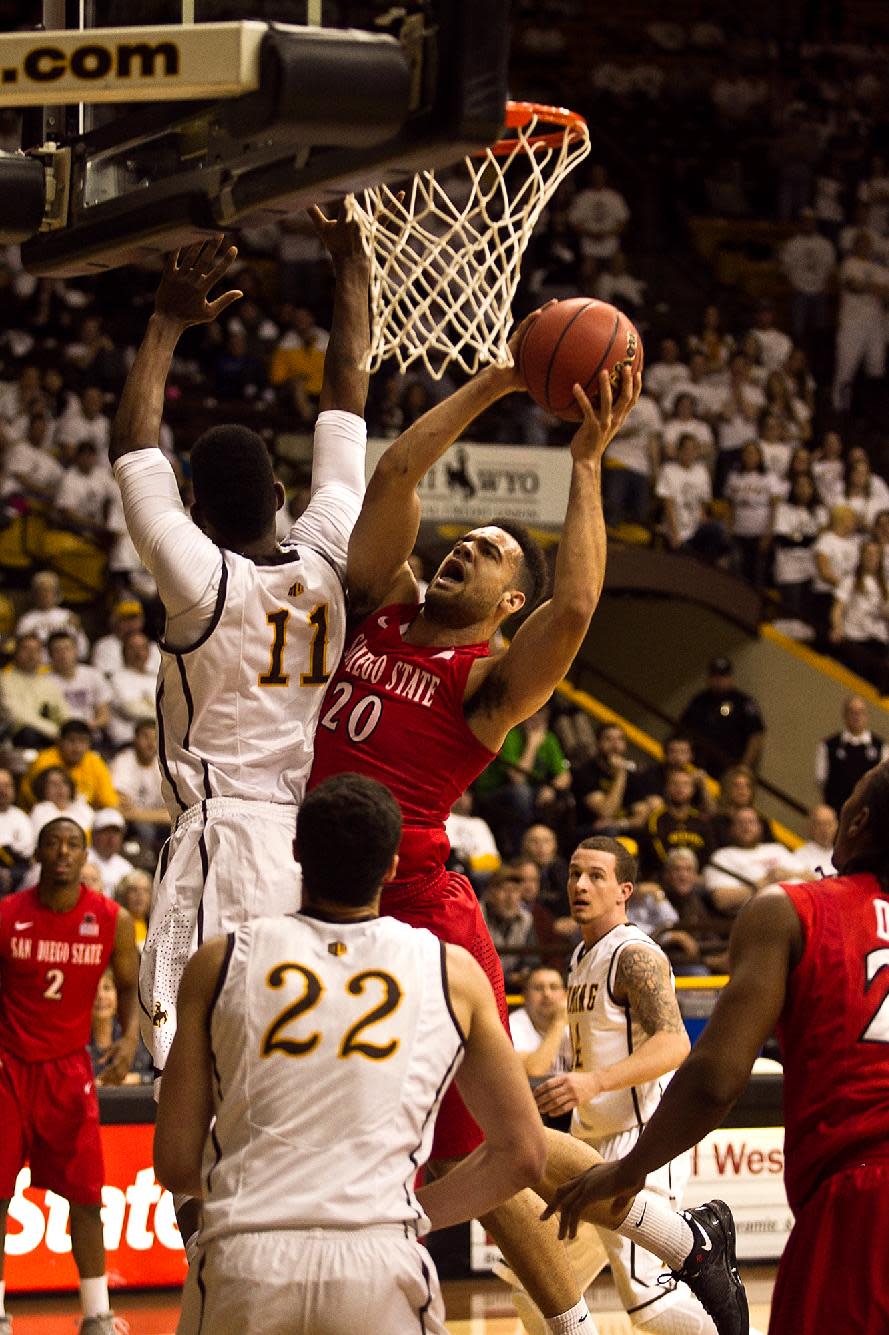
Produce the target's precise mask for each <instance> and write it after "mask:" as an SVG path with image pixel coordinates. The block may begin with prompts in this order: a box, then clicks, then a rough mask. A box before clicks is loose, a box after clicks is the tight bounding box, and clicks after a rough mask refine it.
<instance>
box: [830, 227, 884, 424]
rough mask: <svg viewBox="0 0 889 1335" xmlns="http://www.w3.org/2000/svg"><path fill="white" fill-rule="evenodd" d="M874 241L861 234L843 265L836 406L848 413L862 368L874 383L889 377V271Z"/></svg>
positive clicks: (834, 394) (837, 346)
mask: <svg viewBox="0 0 889 1335" xmlns="http://www.w3.org/2000/svg"><path fill="white" fill-rule="evenodd" d="M873 249H874V248H873V242H872V240H871V238H870V237H869V236H868V234H867V233H866V232H863V231H862V232H859V233H858V235H857V236H856V238H855V242H854V245H853V247H852V253H851V254H850V255H848V256H847V257H846V259H844V260H843V262H842V264H841V265H840V275H839V283H840V309H839V318H838V320H837V341H836V365H835V369H834V377H833V390H832V395H833V406H834V409H835V410H836V411H837V412H848V411H849V409H850V407H851V406H852V385H853V382H854V380H855V377H856V375H857V374H858V370H859V368H860V367H862V366H863V367H864V373H865V375H866V376H867V377H869V378H870V379H871V380H880V379H882V378H883V376H884V375H885V374H886V328H885V325H886V313H885V308H886V302H887V301H889V269H887V268H886V266H885V265H883V264H878V263H877V262H876V260H875V259H874V258H873Z"/></svg>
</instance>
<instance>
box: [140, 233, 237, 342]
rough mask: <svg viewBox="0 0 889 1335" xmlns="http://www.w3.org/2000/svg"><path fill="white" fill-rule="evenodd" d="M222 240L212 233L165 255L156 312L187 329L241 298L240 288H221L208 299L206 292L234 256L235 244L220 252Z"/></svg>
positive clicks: (224, 271) (215, 314) (213, 317)
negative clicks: (229, 289)
mask: <svg viewBox="0 0 889 1335" xmlns="http://www.w3.org/2000/svg"><path fill="white" fill-rule="evenodd" d="M223 240H224V238H223V237H222V236H214V237H211V238H210V240H209V241H197V242H195V244H194V245H192V246H184V247H183V248H182V249H181V250H176V251H173V252H172V253H171V254H170V255H168V256H167V259H166V263H165V264H164V272H163V277H162V278H161V281H160V286H159V287H158V289H157V296H156V297H155V299H154V308H155V310H156V311H157V313H158V314H159V315H163V316H166V317H167V318H168V319H170V320H174V321H175V322H176V323H177V324H179V325H180V326H181V327H182V328H183V329H187V328H188V326H189V325H194V324H209V323H210V322H211V321H212V320H215V319H216V317H217V316H218V315H221V314H222V312H223V311H224V310H226V309H227V308H228V307H229V306H230V305H231V304H232V302H233V301H238V300H240V298H241V297H242V296H243V295H244V294H243V292H241V291H240V289H239V288H233V289H232V290H231V291H229V292H223V293H222V295H221V296H219V297H216V298H215V300H213V301H208V300H207V293H208V292H209V291H210V289H211V288H212V287H215V285H216V284H217V283H218V282H219V280H220V279H221V278H223V277H224V276H225V274H226V273H227V272H228V270H229V269H230V268H231V266H232V265H233V264H234V262H235V259H236V258H237V254H238V250H237V247H236V246H228V247H226V249H225V250H223V251H222V253H221V254H220V249H221V247H222V244H223Z"/></svg>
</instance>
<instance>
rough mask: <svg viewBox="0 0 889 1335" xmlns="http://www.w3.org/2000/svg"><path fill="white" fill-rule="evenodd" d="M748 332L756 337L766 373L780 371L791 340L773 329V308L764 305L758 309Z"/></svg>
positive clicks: (787, 354) (791, 344) (785, 359)
mask: <svg viewBox="0 0 889 1335" xmlns="http://www.w3.org/2000/svg"><path fill="white" fill-rule="evenodd" d="M750 332H751V333H753V334H755V335H756V341H757V343H758V344H759V347H760V351H761V353H762V364H763V366H764V367H765V369H766V371H767V372H768V371H780V370H781V367H782V366H783V365H784V363H785V362H786V361H787V358H788V357H789V356H790V350H791V348H792V347H793V339H792V338H791V337H790V336H789V334H785V333H784V331H783V330H781V329H777V328H776V327H775V311H774V309H773V307H771V306H769V305H768V304H766V303H764V304H763V305H762V306H760V307H759V309H758V310H757V312H756V318H755V320H754V323H753V328H752V329H751V331H750Z"/></svg>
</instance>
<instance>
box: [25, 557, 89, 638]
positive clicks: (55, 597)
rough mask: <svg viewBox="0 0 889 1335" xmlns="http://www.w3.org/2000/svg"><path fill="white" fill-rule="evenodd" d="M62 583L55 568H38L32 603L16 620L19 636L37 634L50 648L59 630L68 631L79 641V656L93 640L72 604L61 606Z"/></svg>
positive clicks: (33, 583) (33, 578)
mask: <svg viewBox="0 0 889 1335" xmlns="http://www.w3.org/2000/svg"><path fill="white" fill-rule="evenodd" d="M61 597H62V586H61V583H60V581H59V577H58V575H57V574H56V573H55V571H53V570H38V571H37V572H36V574H35V575H33V577H32V579H31V603H32V606H31V607H30V608H28V610H27V611H26V612H23V613H22V615H21V616H20V617H19V619H18V621H17V622H16V627H15V633H16V635H36V636H37V637H38V639H39V640H40V643H41V644H42V645H43V647H44V649H46V648H47V646H48V643H49V638H50V636H51V635H52V634H53V633H54V632H55V631H67V632H68V633H69V634H70V635H71V636H72V638H73V639H74V641H75V646H76V649H77V653H78V656H80V657H85V656H86V654H87V653H88V652H89V640H88V639H87V638H86V636H85V635H84V633H83V631H82V630H81V628H80V618H79V617H78V616H77V613H76V612H72V611H71V609H70V608H68V607H60V606H59V602H60V600H61Z"/></svg>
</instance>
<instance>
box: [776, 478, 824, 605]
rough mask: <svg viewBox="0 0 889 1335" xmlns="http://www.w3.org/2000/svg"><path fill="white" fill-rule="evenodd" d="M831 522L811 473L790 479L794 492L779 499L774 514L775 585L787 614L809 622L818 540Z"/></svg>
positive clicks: (791, 490) (791, 488)
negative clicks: (828, 520)
mask: <svg viewBox="0 0 889 1335" xmlns="http://www.w3.org/2000/svg"><path fill="white" fill-rule="evenodd" d="M826 524H827V510H826V509H825V508H824V506H823V505H822V504H821V502H820V501H819V499H818V496H817V493H816V491H815V483H814V482H813V481H812V478H811V477H810V475H809V474H808V473H799V474H798V475H797V476H795V477H793V478H792V479H791V482H790V494H789V496H788V497H787V499H786V500H779V501H778V502H777V503H776V505H775V513H774V515H773V517H772V551H773V554H774V571H773V573H774V580H775V587H776V588H777V590H778V592H779V593H780V595H781V607H782V611H783V613H784V615H785V616H787V617H790V618H792V619H795V620H798V621H803V622H808V621H809V619H810V617H811V595H812V580H813V579H814V577H815V550H814V548H815V542H816V540H817V538H818V535H819V533H821V532H822V530H823V529H824V527H825V526H826Z"/></svg>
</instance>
